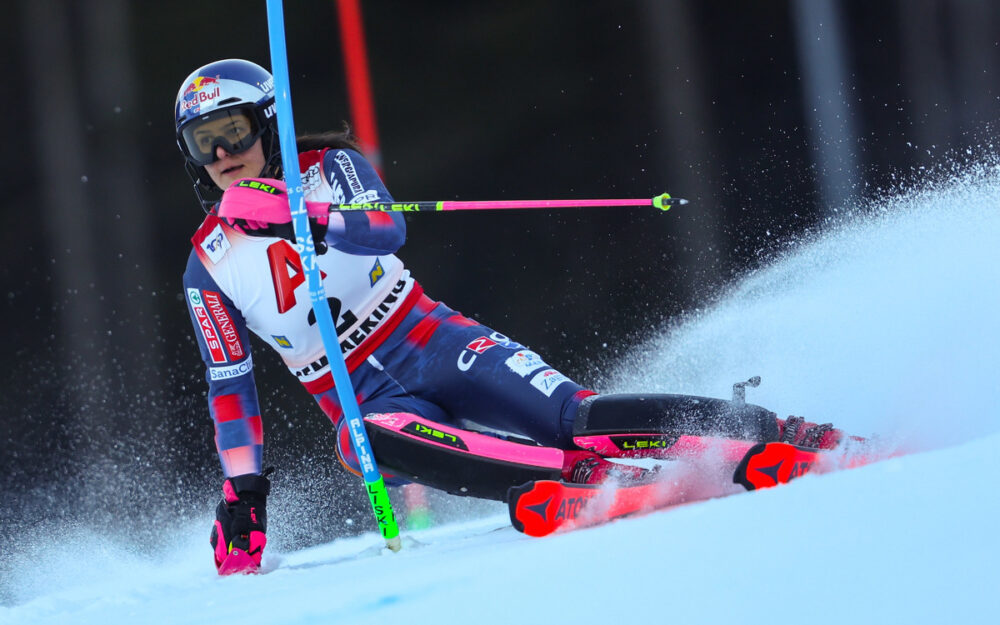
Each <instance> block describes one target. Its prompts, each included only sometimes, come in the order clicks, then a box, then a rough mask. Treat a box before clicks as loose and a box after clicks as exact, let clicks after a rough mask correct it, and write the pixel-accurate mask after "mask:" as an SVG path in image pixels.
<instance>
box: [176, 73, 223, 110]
mask: <svg viewBox="0 0 1000 625" xmlns="http://www.w3.org/2000/svg"><path fill="white" fill-rule="evenodd" d="M213 86H214V88H213ZM217 97H219V79H218V78H210V77H208V76H198V77H197V78H195V79H194V80H192V81H191V83H190V84H189V85H188V86H187V87H186V88H185V89H184V93H183V94H182V95H181V111H187V110H188V109H192V108H195V107H197V106H201V105H202V104H205V103H206V102H211V101H212V100H214V99H215V98H217Z"/></svg>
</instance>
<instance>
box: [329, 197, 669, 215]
mask: <svg viewBox="0 0 1000 625" xmlns="http://www.w3.org/2000/svg"><path fill="white" fill-rule="evenodd" d="M687 203H688V201H687V200H684V199H681V198H675V197H670V194H669V193H663V194H661V195H658V196H656V197H654V198H649V199H634V200H486V201H467V202H462V201H448V200H445V201H441V202H392V203H388V204H386V203H379V202H375V203H365V204H331V205H330V210H332V211H350V210H355V211H359V210H360V211H387V212H389V211H393V212H395V211H399V212H417V211H469V210H512V209H513V210H516V209H526V208H592V207H601V206H653V207H656V208H658V209H660V210H662V211H667V210H670V207H671V206H683V205H684V204H687Z"/></svg>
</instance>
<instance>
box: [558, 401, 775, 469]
mask: <svg viewBox="0 0 1000 625" xmlns="http://www.w3.org/2000/svg"><path fill="white" fill-rule="evenodd" d="M776 418H777V415H775V414H774V413H773V412H771V411H769V410H766V409H764V408H761V407H760V406H755V405H753V404H746V403H737V402H732V401H726V400H724V399H715V398H711V397H696V396H693V395H667V394H655V395H653V394H650V395H626V394H622V395H597V396H593V397H588V398H586V399H584V400H583V402H582V403H581V404H580V408H579V411H578V412H577V417H576V420H575V422H574V424H573V441H574V442H575V443H576V444H577V445H578V446H580V447H582V448H584V449H590V450H593V451H596V452H598V453H600V454H601V455H604V456H611V457H661V458H670V457H674V456H676V455H678V454H681V453H684V451H685V450H689V449H690V446H691V444H692V441H693V440H702V441H703V440H708V439H721V440H728V441H752V442H761V441H774V440H777V439H778V425H777V421H776ZM699 444H700V443H699ZM734 453H735V454H737V455H738V454H739V453H741V450H734Z"/></svg>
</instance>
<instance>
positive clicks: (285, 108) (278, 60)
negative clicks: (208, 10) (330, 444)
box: [267, 0, 402, 551]
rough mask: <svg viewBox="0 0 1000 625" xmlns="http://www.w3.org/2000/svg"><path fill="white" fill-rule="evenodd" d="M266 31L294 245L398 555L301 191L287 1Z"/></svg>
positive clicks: (372, 495) (273, 2) (364, 469)
mask: <svg viewBox="0 0 1000 625" xmlns="http://www.w3.org/2000/svg"><path fill="white" fill-rule="evenodd" d="M267 31H268V39H269V40H270V44H271V73H272V74H273V75H274V92H275V98H274V102H275V111H276V114H277V116H278V140H279V145H280V147H281V166H282V169H283V170H284V172H285V185H286V186H287V187H288V202H289V204H290V209H291V213H292V228H293V229H294V230H295V243H296V245H295V247H296V250H297V251H298V253H299V258H300V259H301V260H302V270H303V271H304V272H305V274H306V283H307V285H308V286H309V298H310V300H311V301H312V307H313V311H314V312H315V313H316V323H317V325H318V326H319V331H320V335H321V336H322V338H323V347H324V349H326V354H327V360H328V361H329V362H330V372H331V373H332V374H333V381H334V384H335V387H336V390H337V397H338V398H339V399H340V405H341V407H342V408H343V410H344V418H345V419H347V425H348V427H349V428H350V432H351V444H352V445H353V446H354V451H355V453H357V454H358V459H359V460H360V461H361V474H362V476H363V477H364V480H365V487H366V489H367V490H368V498H369V500H370V501H371V504H372V510H373V511H374V513H375V519H376V520H377V521H378V525H379V530H380V531H381V533H382V537H383V538H385V544H386V546H387V547H388V548H389V549H391V550H393V551H399V549H400V548H401V547H402V543H401V541H400V539H399V526H398V525H397V523H396V517H395V515H394V514H393V511H392V503H391V502H390V501H389V493H388V492H387V491H386V487H385V480H384V479H383V478H382V474H381V473H380V472H379V470H378V467H377V466H376V465H375V454H374V453H373V452H372V446H371V442H370V441H369V440H368V433H367V432H366V431H365V424H364V420H363V419H362V417H361V409H360V408H359V407H358V402H357V399H355V397H354V385H353V384H351V376H350V374H349V373H348V371H347V365H346V364H345V363H344V357H343V355H342V354H341V352H340V340H339V339H338V337H337V332H336V330H335V326H334V321H333V316H332V315H331V314H330V305H329V304H328V303H327V301H326V291H325V289H324V288H323V281H322V279H321V277H320V271H319V266H318V265H317V263H316V246H315V244H314V242H313V238H312V232H311V231H310V229H309V215H308V213H307V212H306V203H305V196H304V195H303V193H302V175H301V174H300V173H299V158H298V156H299V155H298V150H297V149H296V143H295V123H294V121H293V118H292V95H291V82H290V80H289V77H288V52H287V50H286V47H285V16H284V10H283V7H282V0H267Z"/></svg>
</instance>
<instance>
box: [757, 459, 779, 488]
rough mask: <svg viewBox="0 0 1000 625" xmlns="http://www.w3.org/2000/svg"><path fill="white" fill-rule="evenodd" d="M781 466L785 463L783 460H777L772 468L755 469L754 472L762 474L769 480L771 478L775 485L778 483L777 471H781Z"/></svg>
mask: <svg viewBox="0 0 1000 625" xmlns="http://www.w3.org/2000/svg"><path fill="white" fill-rule="evenodd" d="M783 464H785V461H784V460H779V461H778V464H776V465H774V466H772V467H756V468H755V469H754V470H755V471H759V472H761V473H763V474H764V475H766V476H768V477H769V478H771V479H772V480H774V483H775V484H777V483H778V471H779V470H781V465H783Z"/></svg>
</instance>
